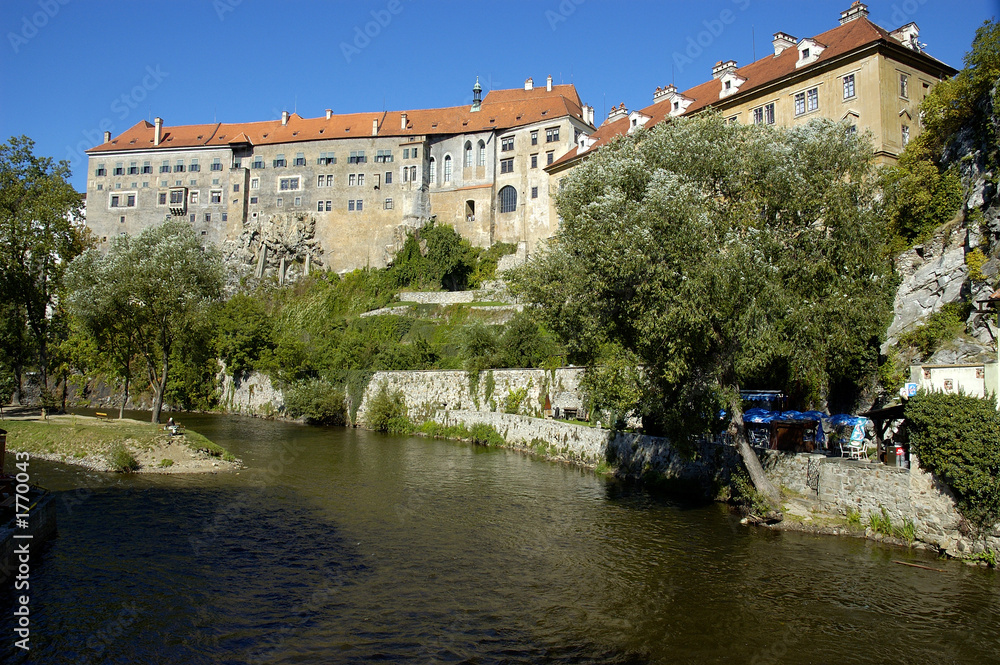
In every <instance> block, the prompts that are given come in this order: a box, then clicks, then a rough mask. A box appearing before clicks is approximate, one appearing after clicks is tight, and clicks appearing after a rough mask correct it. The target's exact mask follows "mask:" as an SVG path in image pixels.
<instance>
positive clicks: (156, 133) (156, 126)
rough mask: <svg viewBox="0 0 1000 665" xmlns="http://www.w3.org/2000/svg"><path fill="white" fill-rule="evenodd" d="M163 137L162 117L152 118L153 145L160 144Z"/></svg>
mask: <svg viewBox="0 0 1000 665" xmlns="http://www.w3.org/2000/svg"><path fill="white" fill-rule="evenodd" d="M161 138H163V118H153V145H160V139H161Z"/></svg>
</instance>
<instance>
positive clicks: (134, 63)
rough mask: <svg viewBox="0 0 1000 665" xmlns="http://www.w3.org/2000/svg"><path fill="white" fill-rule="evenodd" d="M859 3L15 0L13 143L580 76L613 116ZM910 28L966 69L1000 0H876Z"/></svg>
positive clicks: (354, 106) (6, 2) (54, 143)
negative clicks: (618, 108) (614, 109)
mask: <svg viewBox="0 0 1000 665" xmlns="http://www.w3.org/2000/svg"><path fill="white" fill-rule="evenodd" d="M850 2H851V0H835V1H833V0H808V1H803V0H798V1H789V0H700V1H699V2H690V1H687V2H667V1H660V2H654V1H647V0H631V1H626V2H609V1H607V0H530V1H529V0H504V1H494V0H479V1H476V0H465V1H458V0H372V1H362V0H353V1H341V0H329V1H321V0H288V1H285V2H274V1H271V0H146V1H142V2H139V1H126V0H2V4H0V26H2V35H3V43H2V44H0V140H4V141H5V140H6V139H7V137H9V136H13V135H20V134H26V135H28V136H29V137H31V138H32V139H34V141H35V143H36V149H35V150H36V153H37V154H39V155H47V156H52V157H55V158H56V159H67V160H69V161H70V163H71V166H72V167H73V184H74V186H76V188H77V189H79V190H81V191H82V190H84V189H85V187H86V167H85V163H86V162H85V159H84V156H83V154H82V152H81V148H82V149H86V148H89V147H92V146H93V145H95V144H96V143H99V142H100V140H101V131H102V127H104V128H110V129H111V131H112V133H113V134H115V135H117V134H119V133H121V132H122V131H124V130H125V129H127V128H128V127H130V126H132V125H134V124H135V123H136V122H138V121H140V120H142V119H147V120H152V118H154V117H155V116H161V117H162V118H164V122H165V124H167V125H175V124H195V123H207V122H213V121H216V120H218V121H220V122H221V121H226V122H246V121H253V120H267V119H272V118H277V117H279V116H280V114H281V111H282V110H286V109H287V110H289V111H294V110H297V111H298V113H299V114H300V115H303V116H306V117H309V116H313V117H315V116H319V115H322V114H323V112H324V109H327V108H332V109H333V110H334V112H335V113H349V112H361V111H376V110H382V109H383V108H386V109H407V108H432V107H436V106H453V105H459V104H464V103H468V102H469V101H471V98H472V91H471V88H472V85H473V83H474V82H475V80H476V76H477V75H478V76H479V77H480V81H481V82H482V84H483V87H484V90H487V91H488V90H489V89H491V88H511V87H518V86H521V85H523V84H524V80H525V79H526V78H527V77H528V76H532V77H534V79H535V82H536V83H542V84H544V80H545V77H546V76H547V75H551V76H552V78H553V80H554V81H555V82H556V83H575V84H576V86H577V90H578V92H579V93H580V96H581V98H582V101H584V102H585V103H590V104H592V105H593V106H594V107H595V109H596V112H597V116H598V124H600V118H601V117H602V116H603V115H606V113H607V110H608V109H610V108H611V106H613V105H615V104H618V103H620V102H625V105H626V106H627V107H628V108H629V109H632V108H640V107H642V106H646V105H648V104H650V103H651V102H652V95H653V90H654V89H655V88H656V87H657V86H661V85H666V84H667V83H670V82H671V81H673V82H674V83H675V84H676V85H677V87H678V88H679V89H681V90H683V89H685V88H688V87H691V86H693V85H696V84H698V83H701V82H702V81H705V80H707V79H708V78H710V76H711V68H712V65H713V64H714V63H715V62H716V61H718V60H730V59H732V60H736V61H737V62H738V63H739V64H740V65H743V64H746V63H748V62H751V61H752V60H753V55H754V48H755V47H756V55H757V56H758V57H763V55H765V54H766V53H767V52H768V50H769V49H770V48H771V47H770V41H771V34H772V33H774V32H777V31H779V30H780V31H784V32H787V33H790V34H792V35H794V36H796V37H799V38H802V37H809V36H813V35H815V34H818V33H820V32H823V31H825V30H828V29H830V28H832V27H834V26H836V25H837V23H838V17H839V14H840V11H842V10H844V9H846V8H847V7H848V6H849V5H850ZM867 4H868V7H869V12H870V14H869V18H870V19H871V20H873V21H874V22H875V23H878V24H879V25H881V26H883V27H885V28H888V29H890V30H891V29H894V28H897V27H899V26H900V25H902V24H905V23H908V22H909V21H915V22H916V23H917V24H918V25H919V26H920V28H921V33H920V40H921V41H922V42H924V43H926V44H927V51H928V53H930V54H931V55H933V56H934V57H936V58H938V59H940V60H943V61H944V62H946V63H948V64H950V65H952V66H953V67H956V68H961V66H962V56H963V55H964V53H965V52H966V51H967V50H968V48H969V45H970V44H971V42H972V38H973V35H974V34H975V30H976V28H977V27H978V26H980V25H981V24H982V22H983V21H984V20H986V19H988V18H991V17H994V16H997V17H1000V7H998V4H1000V0H958V1H955V0H952V1H950V2H946V1H943V0H886V1H883V0H871V1H870V2H868V3H867Z"/></svg>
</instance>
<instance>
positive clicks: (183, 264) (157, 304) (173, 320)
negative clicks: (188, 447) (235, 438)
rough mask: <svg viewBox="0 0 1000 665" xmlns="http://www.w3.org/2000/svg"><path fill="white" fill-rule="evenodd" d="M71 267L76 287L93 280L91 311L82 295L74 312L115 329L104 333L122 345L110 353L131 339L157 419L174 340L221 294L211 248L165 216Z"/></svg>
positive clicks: (187, 227) (124, 350)
mask: <svg viewBox="0 0 1000 665" xmlns="http://www.w3.org/2000/svg"><path fill="white" fill-rule="evenodd" d="M78 262H79V264H80V265H79V266H78V265H77V263H78ZM73 270H74V271H76V270H79V275H78V276H77V277H75V278H74V280H75V281H74V283H75V284H77V285H79V284H81V283H83V282H84V281H85V280H86V279H87V278H88V276H90V277H92V278H93V279H94V280H95V281H93V282H92V287H91V291H90V293H91V294H92V296H93V299H92V301H91V302H92V303H93V308H92V309H88V308H87V307H86V306H85V305H84V303H82V302H81V300H82V299H83V298H84V295H82V294H75V295H74V298H73V301H74V302H75V306H76V307H77V309H78V312H80V313H81V314H82V315H83V316H85V317H87V318H89V319H91V320H93V321H94V322H98V325H99V322H103V321H110V320H114V321H115V322H116V323H115V325H116V326H120V327H118V328H116V329H115V331H109V333H108V334H109V335H110V337H109V338H108V339H111V337H113V338H114V339H115V340H116V341H115V344H116V345H117V346H118V347H120V348H121V349H122V350H121V351H114V353H116V354H119V353H120V356H119V357H121V358H124V357H126V356H127V355H128V350H127V349H128V348H130V347H129V345H130V344H134V348H135V349H136V351H137V352H138V354H139V356H140V357H141V358H142V359H143V360H144V361H145V365H146V371H147V375H148V378H149V382H150V385H151V386H152V388H153V393H154V398H153V410H152V418H151V419H152V422H154V423H158V422H159V421H160V411H161V410H162V408H163V399H164V395H165V393H166V390H167V382H168V379H169V372H170V365H171V352H172V351H173V348H174V344H175V342H177V341H178V340H179V339H180V338H181V336H182V335H184V334H186V333H187V332H189V331H190V330H191V328H192V326H193V325H194V323H195V322H196V321H197V320H198V318H199V317H200V316H202V315H204V313H205V311H206V308H207V307H208V306H209V305H210V304H211V302H212V301H213V300H214V299H216V298H217V297H218V296H219V294H220V292H221V289H222V261H221V258H220V257H219V254H218V252H217V251H216V250H215V249H214V248H212V247H207V248H206V247H202V245H201V241H200V239H199V237H198V236H197V235H195V233H194V231H193V230H192V229H191V227H190V225H188V224H185V223H184V222H179V221H173V220H168V221H166V222H164V223H163V224H161V225H159V226H155V227H151V228H148V229H146V230H144V231H143V232H142V233H140V234H139V235H138V236H135V237H134V238H133V237H129V236H119V237H118V238H116V239H115V240H114V241H113V242H112V245H111V248H110V249H109V250H108V253H107V255H105V256H103V257H102V256H100V255H97V254H95V253H92V252H90V253H87V254H85V255H84V256H83V257H81V258H80V259H79V260H78V261H74V265H73ZM91 329H92V330H93V328H91ZM112 333H113V334H112ZM123 367H124V365H123Z"/></svg>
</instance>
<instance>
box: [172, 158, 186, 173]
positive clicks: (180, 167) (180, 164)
mask: <svg viewBox="0 0 1000 665" xmlns="http://www.w3.org/2000/svg"><path fill="white" fill-rule="evenodd" d="M174 173H184V162H182V161H181V160H177V164H175V165H174Z"/></svg>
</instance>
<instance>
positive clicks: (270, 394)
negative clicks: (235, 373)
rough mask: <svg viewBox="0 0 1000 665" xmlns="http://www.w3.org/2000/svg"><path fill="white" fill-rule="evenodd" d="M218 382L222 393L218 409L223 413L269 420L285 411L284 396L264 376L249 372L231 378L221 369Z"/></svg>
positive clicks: (268, 378)
mask: <svg viewBox="0 0 1000 665" xmlns="http://www.w3.org/2000/svg"><path fill="white" fill-rule="evenodd" d="M220 362H221V361H220ZM218 381H219V385H220V386H221V393H222V394H221V396H220V397H219V409H220V410H221V411H223V412H225V413H232V414H237V415H242V416H257V417H262V418H270V417H273V416H278V415H282V414H283V413H284V411H285V396H284V395H283V394H282V393H281V391H280V390H278V389H277V388H275V387H274V386H273V385H272V384H271V379H270V377H268V376H267V375H266V374H261V373H259V372H251V373H250V374H248V375H246V376H242V377H232V376H230V375H229V374H228V373H226V371H225V368H223V370H222V371H221V372H220V373H219V375H218Z"/></svg>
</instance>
